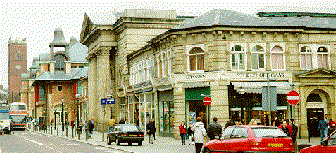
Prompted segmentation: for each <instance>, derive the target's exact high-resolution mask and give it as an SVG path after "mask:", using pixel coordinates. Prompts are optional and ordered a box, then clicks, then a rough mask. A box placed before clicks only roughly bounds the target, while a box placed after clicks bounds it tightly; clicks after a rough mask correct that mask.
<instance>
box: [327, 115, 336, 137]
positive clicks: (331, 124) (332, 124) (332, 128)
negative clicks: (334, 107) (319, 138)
mask: <svg viewBox="0 0 336 153" xmlns="http://www.w3.org/2000/svg"><path fill="white" fill-rule="evenodd" d="M335 128H336V123H335V121H333V120H332V119H330V120H329V134H331V133H332V132H334V131H335Z"/></svg>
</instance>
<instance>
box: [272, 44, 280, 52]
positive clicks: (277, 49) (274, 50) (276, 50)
mask: <svg viewBox="0 0 336 153" xmlns="http://www.w3.org/2000/svg"><path fill="white" fill-rule="evenodd" d="M271 52H283V51H282V47H280V46H278V45H276V46H274V47H273V48H272V51H271Z"/></svg>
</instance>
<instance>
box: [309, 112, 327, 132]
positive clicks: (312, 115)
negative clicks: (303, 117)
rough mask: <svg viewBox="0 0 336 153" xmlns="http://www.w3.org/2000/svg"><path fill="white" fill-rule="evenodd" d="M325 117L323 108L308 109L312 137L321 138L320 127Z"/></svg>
mask: <svg viewBox="0 0 336 153" xmlns="http://www.w3.org/2000/svg"><path fill="white" fill-rule="evenodd" d="M323 116H324V110H323V108H307V126H308V132H309V136H310V137H319V136H320V131H319V130H318V125H319V121H320V119H322V118H323Z"/></svg>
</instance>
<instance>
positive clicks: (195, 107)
mask: <svg viewBox="0 0 336 153" xmlns="http://www.w3.org/2000/svg"><path fill="white" fill-rule="evenodd" d="M189 112H195V113H196V118H197V117H202V116H203V123H204V124H205V125H207V123H206V119H207V116H206V114H207V112H206V107H205V105H204V103H203V100H192V101H189Z"/></svg>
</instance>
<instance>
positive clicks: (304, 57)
mask: <svg viewBox="0 0 336 153" xmlns="http://www.w3.org/2000/svg"><path fill="white" fill-rule="evenodd" d="M300 65H301V69H303V70H310V69H312V68H313V62H312V51H311V49H310V47H308V46H303V47H301V49H300Z"/></svg>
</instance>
